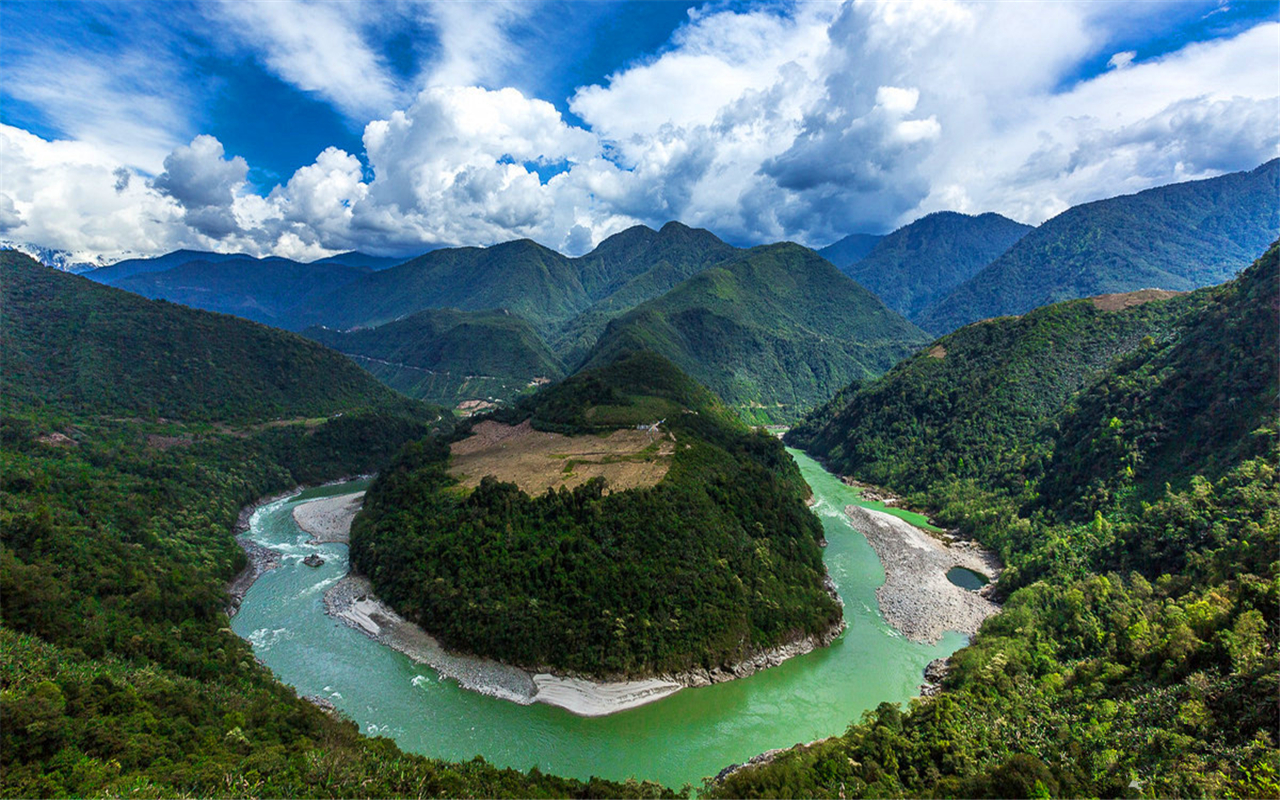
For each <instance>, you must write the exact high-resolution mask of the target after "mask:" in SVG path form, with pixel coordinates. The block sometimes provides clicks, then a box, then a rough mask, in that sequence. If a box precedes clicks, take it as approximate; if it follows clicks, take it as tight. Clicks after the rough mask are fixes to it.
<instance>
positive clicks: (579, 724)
mask: <svg viewBox="0 0 1280 800" xmlns="http://www.w3.org/2000/svg"><path fill="white" fill-rule="evenodd" d="M788 452H790V453H791V455H792V456H793V457H794V458H795V459H796V461H797V463H798V464H799V465H800V470H801V472H802V473H803V474H804V477H805V480H807V481H808V482H809V486H810V487H812V489H813V494H814V499H815V504H814V507H813V510H814V512H815V513H817V515H818V516H819V517H820V518H821V519H822V524H823V527H824V528H825V529H826V537H827V541H828V546H827V548H826V550H825V559H826V563H827V568H828V570H829V571H830V573H831V577H832V580H834V581H835V584H836V586H837V587H838V589H839V591H840V596H841V597H843V598H844V601H845V619H846V621H847V622H848V624H849V627H848V630H847V631H846V632H845V633H844V635H842V636H841V637H840V638H839V639H838V640H836V642H834V643H833V644H832V645H831V646H830V647H828V648H824V649H822V650H820V651H817V652H814V653H810V654H808V655H804V656H799V657H797V658H793V659H791V660H790V661H787V662H786V663H784V664H782V665H781V666H778V667H774V668H773V669H768V670H764V671H762V672H759V673H756V674H755V675H753V676H751V677H749V678H745V679H742V680H736V681H730V682H728V683H722V684H718V685H715V686H710V687H706V688H700V689H684V690H681V691H680V692H677V693H676V694H674V695H671V696H670V697H667V698H665V699H663V700H660V701H658V702H656V703H652V704H650V705H647V706H642V707H640V708H636V709H632V710H630V711H624V712H621V713H618V714H613V715H610V716H608V717H597V718H593V719H584V718H581V717H575V716H573V715H572V714H570V713H568V712H567V711H563V710H561V709H559V708H555V707H552V706H547V705H543V704H534V705H531V706H521V705H517V704H515V703H511V702H507V701H504V700H497V699H494V698H491V697H487V696H485V695H481V694H477V693H475V692H469V691H466V690H463V689H460V688H459V687H458V686H457V685H456V684H454V683H453V682H451V681H445V680H441V679H440V678H439V677H438V676H437V675H436V673H435V672H434V671H433V670H432V669H430V668H429V667H426V666H424V665H422V664H418V663H415V662H413V661H411V660H410V659H409V658H407V657H406V656H404V655H401V654H400V653H398V652H396V651H394V650H391V649H390V648H388V647H385V646H383V645H381V644H378V643H376V642H374V641H373V640H371V639H369V638H368V637H366V636H364V635H363V634H361V633H359V632H357V631H355V630H353V629H351V628H348V627H346V626H344V625H341V624H339V623H337V622H335V621H334V620H332V619H330V618H329V617H327V616H325V613H324V606H323V602H322V597H323V595H324V592H325V590H326V589H328V588H329V587H330V586H332V585H333V584H334V583H336V582H337V581H338V580H339V579H340V578H341V577H342V576H343V575H344V574H345V573H346V571H347V548H346V545H338V544H327V545H321V546H319V547H311V546H308V545H306V544H305V542H306V541H307V539H308V538H309V537H308V536H307V534H305V533H303V532H302V531H301V530H299V528H298V527H297V525H296V524H295V523H294V521H293V517H292V515H291V511H292V509H293V507H294V506H295V505H297V504H298V503H300V502H303V501H306V500H312V499H315V498H317V497H327V496H332V495H338V494H346V493H348V492H353V491H358V490H360V489H363V488H364V487H365V486H366V485H367V483H368V482H367V481H356V482H352V483H347V484H340V485H335V486H327V487H323V488H320V489H311V490H307V491H305V492H302V493H301V494H299V495H296V496H294V497H290V498H288V499H286V500H281V501H278V502H275V503H271V504H270V505H267V506H264V507H262V508H261V509H259V510H258V511H257V512H256V513H255V514H254V516H253V520H252V523H251V529H250V533H249V535H250V536H251V537H252V538H253V540H254V541H256V542H258V543H259V544H262V545H263V546H265V547H269V548H272V549H274V550H277V551H279V552H281V553H282V554H283V563H282V564H281V566H280V567H279V568H278V569H275V570H272V571H271V572H269V573H267V574H266V575H264V576H263V577H262V578H260V579H259V580H258V581H257V583H255V584H254V585H253V586H252V587H251V588H250V589H249V592H248V594H246V595H245V598H244V601H243V603H242V604H241V606H240V612H239V613H238V614H237V615H236V616H235V617H234V618H233V619H232V628H233V630H235V632H236V633H237V634H239V635H240V636H242V637H244V638H245V639H247V640H249V641H250V642H251V643H252V644H253V648H254V652H255V653H256V654H257V655H258V657H259V658H260V659H261V660H262V661H263V662H264V663H265V664H266V665H267V666H269V667H270V668H271V669H272V671H274V672H275V674H276V676H277V677H278V678H279V679H280V680H282V681H284V682H285V683H287V684H290V685H292V686H294V687H296V688H297V690H298V693H299V694H300V695H319V696H321V697H325V698H327V699H329V700H330V701H331V702H332V703H333V704H334V705H336V706H337V707H338V708H339V709H341V710H342V712H343V713H344V714H346V715H347V716H348V717H350V718H351V719H353V720H355V722H356V723H357V724H359V725H360V727H361V729H362V730H364V731H365V732H366V733H368V734H370V735H377V736H388V737H391V738H392V739H394V740H395V741H396V742H397V744H399V745H400V746H401V747H402V748H404V749H406V750H409V751H412V752H416V753H422V754H423V755H428V756H432V757H436V758H443V759H448V760H451V761H462V760H468V759H471V758H473V757H475V756H477V755H480V756H484V758H485V759H486V760H488V761H489V762H490V763H493V764H496V765H498V766H510V767H516V768H519V769H528V768H530V767H533V766H537V767H538V768H539V769H541V770H542V771H544V772H551V773H556V774H559V775H566V776H570V777H576V778H584V779H585V778H587V777H590V776H591V775H598V776H600V777H603V778H610V779H616V780H621V779H626V778H630V777H636V778H641V779H651V780H657V781H661V782H662V783H664V784H667V785H669V786H672V787H674V788H677V789H678V788H679V787H680V786H681V785H682V784H684V783H691V784H693V785H694V786H695V787H696V786H698V785H699V784H700V782H701V780H702V778H703V777H705V776H711V775H715V774H716V773H718V772H719V771H720V770H721V769H723V768H724V767H726V766H728V765H729V764H732V763H736V762H742V761H745V760H747V759H748V758H750V757H751V756H754V755H756V754H758V753H761V752H763V751H765V750H770V749H773V748H776V747H790V746H791V745H794V744H796V743H798V742H809V741H812V740H814V739H819V738H822V737H826V736H832V735H836V734H840V733H843V732H844V730H845V728H846V727H847V726H848V725H849V723H850V722H852V721H856V720H857V719H858V718H859V717H860V716H861V715H862V712H863V711H866V710H867V709H871V708H875V707H876V706H877V705H878V704H880V703H882V702H885V701H889V702H904V701H906V700H907V699H909V698H911V697H913V696H915V695H916V694H918V686H919V684H920V683H921V681H922V677H921V673H922V671H923V670H924V667H925V665H926V664H927V663H928V662H929V661H931V660H932V659H935V658H940V657H943V656H946V655H949V654H950V653H952V652H954V651H955V650H957V649H958V648H960V647H962V646H963V645H964V644H965V637H963V636H962V635H960V634H958V633H948V634H947V635H946V636H944V637H943V639H942V640H941V641H940V642H938V644H936V645H933V646H929V645H922V644H917V643H914V642H911V641H908V640H907V639H905V638H904V637H903V636H901V635H900V634H898V633H897V632H896V631H895V630H894V629H892V628H891V627H889V626H888V625H887V624H886V623H885V622H884V620H883V619H882V618H881V616H880V613H879V611H878V609H877V605H876V598H875V590H876V588H877V587H878V586H880V585H881V584H882V583H883V582H884V572H883V570H882V569H881V567H880V562H879V560H878V559H877V558H876V555H875V552H874V551H873V550H872V549H871V547H870V545H868V544H867V542H866V540H865V539H864V538H863V537H862V535H861V534H860V533H858V532H857V531H855V530H854V529H853V528H852V527H851V526H850V525H849V523H848V522H847V521H846V519H845V516H844V513H843V511H842V509H843V508H844V507H845V506H846V505H850V504H858V505H865V506H867V507H870V508H878V509H881V510H888V511H890V513H894V514H896V515H898V516H903V517H905V518H907V519H908V520H910V521H912V522H915V523H916V524H923V523H924V522H925V521H924V519H923V518H921V517H919V516H918V515H913V514H910V513H909V512H901V511H898V510H896V509H885V508H884V506H883V505H882V504H879V503H871V502H863V501H862V500H861V498H860V497H859V495H858V493H857V492H856V491H855V490H854V489H852V488H850V487H848V486H845V485H844V484H843V483H841V482H840V481H839V480H838V479H837V478H836V477H835V476H833V475H831V474H830V473H828V472H826V471H825V470H823V469H822V467H821V466H820V465H818V463H817V462H815V461H814V460H813V459H811V458H809V457H808V456H806V455H804V454H803V453H801V452H799V451H796V450H789V451H788ZM313 552H319V553H320V555H321V556H322V557H323V558H324V559H325V563H324V565H323V566H321V567H318V568H311V567H307V566H304V565H303V564H302V563H301V562H302V559H303V558H304V557H305V556H307V555H308V554H310V553H313Z"/></svg>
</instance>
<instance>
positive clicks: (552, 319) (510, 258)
mask: <svg viewBox="0 0 1280 800" xmlns="http://www.w3.org/2000/svg"><path fill="white" fill-rule="evenodd" d="M590 303H591V300H590V297H589V296H588V294H587V291H586V289H585V288H584V287H583V285H582V280H581V276H580V275H579V273H578V271H577V270H576V269H575V268H574V265H573V263H572V262H571V261H570V259H568V258H565V257H564V256H562V255H560V254H559V253H557V252H556V251H554V250H551V249H549V248H546V247H543V246H542V245H540V244H538V243H536V242H534V241H531V240H529V239H519V240H516V241H512V242H505V243H503V244H498V245H494V246H493V247H454V248H447V249H444V250H433V251H432V252H430V253H427V254H426V255H423V256H419V257H418V258H415V259H413V260H411V261H407V262H405V263H403V264H401V265H399V266H396V267H392V268H391V269H386V270H382V271H380V272H375V273H372V274H370V275H367V276H365V277H364V278H362V279H361V280H359V281H356V282H354V283H351V284H349V285H347V286H344V287H342V288H341V289H339V290H337V291H334V292H332V293H329V294H328V295H324V296H320V297H317V298H315V299H314V300H312V302H310V303H309V304H308V305H307V306H306V307H305V308H299V309H298V310H297V312H296V313H295V314H294V315H293V317H292V319H291V321H290V324H289V327H291V328H293V329H297V330H300V329H302V328H305V327H308V326H310V325H325V326H327V327H330V328H339V329H346V328H352V327H356V326H362V327H370V326H376V325H383V324H386V323H388V322H393V321H395V320H397V319H400V318H401V317H404V316H408V315H409V314H412V313H415V312H417V311H421V310H423V309H427V308H457V309H461V310H463V311H483V310H486V309H493V308H504V309H507V310H508V311H511V312H513V313H516V314H519V315H520V316H522V317H524V318H526V319H528V320H529V321H530V322H531V323H533V324H534V326H535V327H537V328H539V329H549V328H550V327H552V326H554V325H555V324H557V323H560V322H563V321H564V320H567V319H569V318H570V317H571V316H573V315H574V314H576V313H577V312H578V311H580V310H582V309H584V308H586V307H587V306H588V305H590Z"/></svg>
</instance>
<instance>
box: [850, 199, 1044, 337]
mask: <svg viewBox="0 0 1280 800" xmlns="http://www.w3.org/2000/svg"><path fill="white" fill-rule="evenodd" d="M1031 230H1032V228H1031V226H1030V225H1023V224H1022V223H1020V222H1014V221H1013V220H1011V219H1009V218H1008V217H1002V216H1000V215H999V214H990V213H988V214H981V215H978V216H971V215H969V214H957V213H956V212H954V211H939V212H936V213H934V214H929V215H927V216H925V217H921V218H920V219H918V220H916V221H915V222H912V223H911V224H909V225H904V226H902V227H901V228H898V229H897V230H896V231H894V232H893V233H891V234H889V235H888V236H886V237H884V238H883V239H881V240H880V241H879V242H877V243H876V246H875V247H874V248H873V249H872V250H871V252H869V253H867V255H866V256H865V257H863V258H862V259H860V260H858V261H854V262H853V263H851V264H848V265H843V266H842V269H841V271H842V272H844V273H845V274H846V275H848V276H849V277H850V278H853V279H854V280H855V281H857V282H858V283H860V284H861V285H863V286H865V287H866V288H868V289H870V290H871V291H872V292H874V293H875V295H876V296H877V297H879V298H880V299H881V300H883V301H884V304H885V305H887V306H888V307H889V308H892V309H893V310H894V311H897V312H898V313H899V314H902V315H903V316H904V317H907V318H909V319H915V317H916V315H917V314H919V313H920V312H921V311H923V310H924V309H925V308H928V307H929V306H930V305H932V304H933V303H934V301H936V300H937V299H938V298H939V297H942V296H943V295H945V294H946V293H948V292H950V291H951V290H952V289H954V288H955V287H957V286H959V285H960V284H961V283H963V282H964V281H966V280H968V279H969V278H971V277H973V275H974V273H976V272H977V271H978V270H980V269H982V268H983V267H985V266H986V265H987V264H989V263H991V261H992V260H993V259H994V258H996V256H999V255H1000V254H1001V253H1003V252H1004V251H1006V250H1008V249H1009V248H1010V247H1011V246H1013V244H1014V243H1015V242H1017V241H1018V240H1019V239H1021V238H1022V237H1023V236H1026V235H1027V233H1028V232H1029V231H1031ZM916 324H920V322H919V321H917V322H916ZM924 327H928V326H924Z"/></svg>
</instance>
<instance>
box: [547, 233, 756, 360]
mask: <svg viewBox="0 0 1280 800" xmlns="http://www.w3.org/2000/svg"><path fill="white" fill-rule="evenodd" d="M738 252H739V250H738V249H737V248H736V247H732V246H730V245H728V244H725V243H724V242H722V241H721V240H720V239H718V238H716V236H715V235H714V234H712V233H710V232H709V231H705V230H702V229H701V228H690V227H688V226H686V225H681V224H680V223H678V222H668V223H667V224H666V225H663V226H662V229H661V230H658V231H655V230H653V229H652V228H648V227H645V226H643V225H637V226H636V227H634V228H629V229H627V230H625V231H623V232H622V233H619V234H616V235H614V236H611V237H609V238H608V239H605V240H604V241H603V242H601V243H600V246H599V247H597V248H596V249H595V250H593V251H591V252H590V253H588V254H587V255H585V256H583V257H582V258H581V259H578V263H579V264H580V268H581V269H582V272H583V281H584V283H585V284H586V285H587V286H588V290H589V291H590V293H591V296H592V297H593V298H594V300H595V302H593V303H592V304H591V306H590V307H588V308H587V309H585V310H584V311H583V312H582V313H580V314H578V315H577V316H576V317H574V318H573V319H571V320H569V321H568V322H566V323H565V324H564V325H563V326H562V327H561V328H560V330H558V331H556V332H555V333H553V334H552V335H551V337H550V342H551V345H552V347H553V348H554V349H555V350H556V352H557V353H558V354H559V356H560V358H561V360H563V361H564V362H565V364H566V365H567V366H569V367H570V369H572V368H574V367H577V366H579V365H580V364H581V363H582V362H583V360H584V359H585V358H586V357H587V355H588V354H589V353H590V351H591V348H592V347H594V346H595V343H596V342H597V341H598V340H599V339H600V334H602V333H603V332H604V329H605V327H606V326H607V325H608V324H609V321H610V320H612V319H614V318H616V317H617V316H619V315H620V314H622V313H624V312H626V311H628V310H630V309H631V308H634V307H635V306H637V305H639V304H640V303H643V302H644V301H646V300H651V299H653V298H655V297H658V296H659V295H662V294H664V293H666V292H667V291H670V290H671V288H672V287H674V286H675V285H676V284H678V283H680V282H681V281H683V280H685V279H686V278H689V277H691V276H693V275H696V274H697V273H699V272H701V271H702V270H704V269H706V268H707V267H709V266H711V265H713V264H716V263H718V262H720V261H724V260H725V259H728V258H731V257H733V256H734V255H736V254H737V253H738Z"/></svg>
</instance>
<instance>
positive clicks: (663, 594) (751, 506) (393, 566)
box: [351, 352, 841, 677]
mask: <svg viewBox="0 0 1280 800" xmlns="http://www.w3.org/2000/svg"><path fill="white" fill-rule="evenodd" d="M497 418H498V419H499V420H501V421H505V422H509V423H515V422H519V421H521V420H524V419H529V420H531V421H532V424H533V426H534V427H535V428H536V429H539V430H551V431H555V432H559V433H566V434H576V435H592V434H593V433H599V432H603V431H608V430H613V429H616V428H619V427H634V426H635V425H636V424H641V423H643V424H650V423H654V422H658V421H659V420H662V419H665V420H666V421H665V423H663V425H662V426H661V428H662V431H663V432H664V433H670V434H671V435H673V436H674V438H675V454H674V456H673V457H672V464H671V468H670V470H669V471H668V472H667V474H666V475H665V477H664V478H663V479H662V480H661V481H659V482H658V483H657V484H656V485H654V486H652V487H648V488H636V489H629V490H625V491H617V492H609V491H608V487H607V486H606V485H605V484H604V483H603V481H600V480H593V481H589V482H588V483H586V484H583V485H581V486H578V487H576V488H575V489H572V490H567V489H562V490H557V491H549V492H547V493H546V494H543V495H542V496H540V497H530V496H528V495H527V494H525V493H523V492H521V491H520V490H519V488H518V487H516V486H515V485H514V484H504V483H500V482H498V481H496V480H493V479H491V478H486V479H484V480H483V481H481V483H480V485H479V487H478V488H476V489H475V490H474V491H471V492H464V491H460V490H459V489H458V487H457V485H456V484H457V481H456V479H454V478H453V477H451V476H450V475H449V474H448V472H447V466H448V457H449V450H448V447H447V445H446V443H445V442H444V441H442V440H439V439H430V440H424V441H421V442H418V443H415V444H413V445H410V446H408V447H406V448H405V450H404V451H403V452H402V453H401V454H400V455H399V456H398V457H397V458H396V459H395V461H394V462H393V463H392V465H391V466H390V467H389V468H388V469H387V470H385V471H384V472H383V473H382V474H381V475H380V476H379V477H378V479H377V480H376V481H375V482H374V484H373V486H371V487H370V489H369V491H368V494H367V495H366V499H365V511H364V512H363V513H362V514H361V515H360V516H359V517H358V518H357V519H356V521H355V524H354V525H353V528H352V538H351V558H352V564H353V565H354V566H355V567H356V568H358V569H359V570H361V571H362V572H365V573H366V574H368V575H369V576H370V578H371V579H372V581H373V585H374V587H375V589H376V590H377V592H378V595H379V596H380V597H382V598H383V599H384V600H386V601H388V602H389V603H391V604H392V605H393V606H394V607H395V608H396V609H397V610H398V611H400V612H401V613H403V614H405V615H406V616H408V617H410V618H412V619H414V620H416V621H417V622H419V623H420V624H421V625H422V626H423V627H424V628H425V629H426V630H427V631H429V632H430V633H432V634H433V635H436V636H438V637H439V638H440V639H441V641H442V642H443V643H444V644H445V645H446V646H448V647H450V648H455V649H458V650H463V651H466V652H470V653H475V654H480V655H486V656H492V657H494V658H497V659H500V660H503V661H506V662H509V663H513V664H516V665H520V666H525V667H530V668H537V669H552V670H555V671H559V672H572V673H580V674H588V675H592V676H608V677H622V676H630V677H634V676H647V675H654V674H662V673H674V672H681V671H685V670H690V669H698V668H704V669H714V668H716V667H718V666H721V665H725V664H732V663H734V662H736V661H739V660H742V659H743V658H745V657H747V656H749V655H751V654H752V653H754V652H756V651H759V650H762V649H766V648H770V647H773V646H776V645H780V644H783V643H787V642H790V641H793V640H795V639H797V638H800V637H806V636H822V635H824V634H826V633H828V632H830V631H832V630H833V629H835V628H836V627H837V626H838V625H839V624H840V622H841V609H840V606H839V605H838V603H837V601H836V600H835V599H834V598H833V597H831V596H830V595H829V594H828V592H827V590H826V588H825V586H824V575H825V570H824V567H823V564H822V554H821V550H820V546H819V542H820V540H821V536H822V529H821V526H820V524H819V523H818V520H817V519H816V518H815V517H814V516H813V514H812V513H810V511H809V510H808V508H807V507H806V497H807V495H808V490H807V487H806V486H805V484H804V481H803V478H801V476H800V474H799V471H798V469H797V467H796V466H795V463H794V462H793V461H792V460H791V459H790V458H789V457H788V456H787V455H786V452H785V451H784V450H783V448H782V445H781V444H780V443H779V442H778V441H777V440H776V439H774V438H772V437H769V436H766V435H764V434H762V433H753V432H750V431H748V430H747V429H746V428H745V427H743V426H742V424H741V423H739V422H737V421H736V420H735V419H734V418H733V416H732V415H731V414H730V412H729V411H728V410H727V409H725V408H724V406H722V405H721V404H720V403H719V402H718V401H716V400H715V399H714V398H713V397H712V396H711V394H710V393H709V392H707V391H706V390H705V389H703V388H702V387H700V386H698V385H697V384H696V383H695V382H694V381H692V380H691V379H690V378H688V377H687V376H685V375H684V374H683V373H681V372H680V371H679V370H678V369H676V368H675V367H674V366H673V365H671V364H670V363H669V362H667V361H666V360H665V359H662V358H661V357H659V356H656V355H654V354H652V353H647V352H635V353H628V354H623V355H621V356H620V357H619V358H618V359H617V360H616V361H614V362H612V363H611V364H608V365H606V366H603V367H600V368H597V369H593V370H589V371H586V372H582V373H579V374H577V375H574V376H573V377H571V378H568V379H567V380H565V381H563V382H562V383H560V384H557V385H555V386H553V387H549V388H548V389H546V390H544V391H542V392H540V393H539V394H537V395H535V396H533V397H530V398H527V399H525V400H522V401H521V402H520V403H518V404H517V405H516V406H515V407H514V408H511V409H507V410H504V411H503V412H501V413H500V414H498V415H497ZM456 435H457V436H465V435H466V426H465V425H464V426H462V428H461V429H460V431H459V433H458V434H456Z"/></svg>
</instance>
